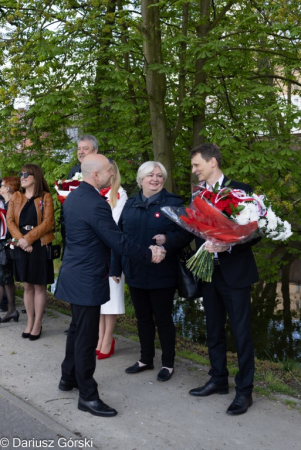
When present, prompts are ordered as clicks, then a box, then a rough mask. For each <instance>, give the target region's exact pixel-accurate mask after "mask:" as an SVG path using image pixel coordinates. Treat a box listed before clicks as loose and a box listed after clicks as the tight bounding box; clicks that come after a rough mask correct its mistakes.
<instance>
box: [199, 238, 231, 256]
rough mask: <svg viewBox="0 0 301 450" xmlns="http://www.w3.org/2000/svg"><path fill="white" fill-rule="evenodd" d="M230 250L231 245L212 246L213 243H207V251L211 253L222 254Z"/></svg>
mask: <svg viewBox="0 0 301 450" xmlns="http://www.w3.org/2000/svg"><path fill="white" fill-rule="evenodd" d="M229 248H230V245H218V244H212V243H211V242H209V241H207V242H206V244H205V249H206V250H207V252H209V253H221V252H227V251H228V250H229Z"/></svg>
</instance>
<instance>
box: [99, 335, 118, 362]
mask: <svg viewBox="0 0 301 450" xmlns="http://www.w3.org/2000/svg"><path fill="white" fill-rule="evenodd" d="M114 353H115V339H114V338H113V340H112V344H111V349H110V351H109V353H101V352H99V353H98V355H97V359H106V358H110V356H111V355H114Z"/></svg>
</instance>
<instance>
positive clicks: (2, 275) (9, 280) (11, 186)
mask: <svg viewBox="0 0 301 450" xmlns="http://www.w3.org/2000/svg"><path fill="white" fill-rule="evenodd" d="M19 189H20V180H19V178H18V177H3V178H2V182H1V186H0V196H1V197H2V198H3V200H4V205H3V206H4V210H5V211H7V209H8V204H9V200H10V198H11V196H12V195H13V193H14V192H16V191H18V190H19ZM4 220H5V219H4ZM9 238H10V235H9V232H8V231H7V233H6V237H5V238H4V239H3V240H2V241H0V244H1V247H2V249H1V252H4V255H5V256H6V253H5V245H6V242H7V240H8V239H9ZM5 259H7V258H5ZM2 261H3V260H2ZM4 291H5V293H6V296H7V301H8V311H7V314H6V315H5V316H4V317H2V318H1V319H0V322H2V323H5V322H9V321H10V320H12V319H13V321H14V322H18V320H19V312H18V311H17V310H16V303H15V284H14V274H13V260H12V259H7V261H6V264H0V303H1V301H2V299H3V295H4Z"/></svg>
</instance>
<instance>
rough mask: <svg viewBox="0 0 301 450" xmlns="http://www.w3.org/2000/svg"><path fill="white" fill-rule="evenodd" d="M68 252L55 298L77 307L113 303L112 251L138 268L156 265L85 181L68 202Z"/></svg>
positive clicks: (66, 213) (65, 215)
mask: <svg viewBox="0 0 301 450" xmlns="http://www.w3.org/2000/svg"><path fill="white" fill-rule="evenodd" d="M63 209H64V217H65V227H66V248H65V252H64V257H63V262H62V266H61V269H60V273H59V278H58V282H57V288H56V292H55V296H56V297H57V298H59V299H61V300H65V301H66V302H69V303H72V304H75V305H84V306H96V305H102V304H103V303H106V302H107V301H108V300H109V299H110V288H109V278H108V276H109V267H110V255H111V249H113V250H114V251H116V252H118V253H120V254H122V255H128V256H129V255H131V257H132V258H133V260H134V261H135V263H136V264H137V266H139V267H141V266H143V265H144V264H146V265H152V263H151V258H152V254H151V251H150V250H149V249H148V248H147V247H141V246H140V245H137V244H135V243H133V242H131V241H130V240H129V239H128V238H127V237H126V236H124V235H123V234H122V232H121V231H120V228H118V226H117V225H116V223H115V221H114V220H113V217H112V210H111V208H110V206H109V204H108V203H107V202H106V200H105V198H104V197H102V196H101V195H99V193H98V192H97V191H96V189H95V188H94V187H93V186H91V185H90V184H88V183H85V182H84V181H83V182H82V183H81V184H80V185H79V186H78V188H77V189H75V190H74V191H72V192H70V194H69V195H68V197H67V198H66V200H65V203H64V206H63Z"/></svg>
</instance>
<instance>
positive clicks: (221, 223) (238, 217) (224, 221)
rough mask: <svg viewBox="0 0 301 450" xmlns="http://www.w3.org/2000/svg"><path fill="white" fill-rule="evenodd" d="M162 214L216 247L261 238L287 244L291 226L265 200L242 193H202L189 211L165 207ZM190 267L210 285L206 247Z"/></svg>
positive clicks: (209, 258)
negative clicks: (258, 236) (282, 241)
mask: <svg viewBox="0 0 301 450" xmlns="http://www.w3.org/2000/svg"><path fill="white" fill-rule="evenodd" d="M162 211H163V213H164V214H165V215H166V216H167V217H169V218H170V219H171V220H173V221H174V222H176V223H177V224H178V225H180V226H181V227H183V228H185V229H186V230H187V231H190V232H192V233H194V234H195V235H196V236H198V237H200V238H202V239H204V240H205V241H209V242H211V243H213V244H215V245H230V244H231V245H235V244H239V243H243V242H247V241H249V240H251V239H253V238H254V237H255V236H257V235H259V234H261V235H264V236H266V237H268V238H271V239H272V240H286V239H287V238H289V237H290V236H291V235H292V232H291V226H290V224H289V223H288V222H286V221H284V222H283V221H282V220H281V219H280V218H279V217H277V216H276V215H275V214H274V212H273V211H272V209H271V207H270V206H269V207H266V205H265V202H264V196H262V195H261V196H257V195H256V194H252V195H248V194H246V192H244V191H242V190H240V189H230V188H227V187H226V188H223V189H213V191H209V190H207V189H204V190H202V191H201V192H199V193H198V194H197V195H196V196H195V198H194V200H193V201H192V203H191V204H190V205H189V207H188V208H186V209H185V208H180V209H176V208H172V207H169V206H165V207H163V208H162ZM187 267H188V268H190V269H191V271H192V272H193V273H194V274H195V275H196V276H197V277H198V278H202V279H203V281H209V282H210V281H211V280H212V273H213V268H214V264H213V254H212V253H209V252H207V250H206V249H205V244H203V245H202V246H201V247H200V248H199V250H198V251H197V252H196V254H195V255H194V256H193V257H192V258H190V260H188V263H187Z"/></svg>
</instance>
